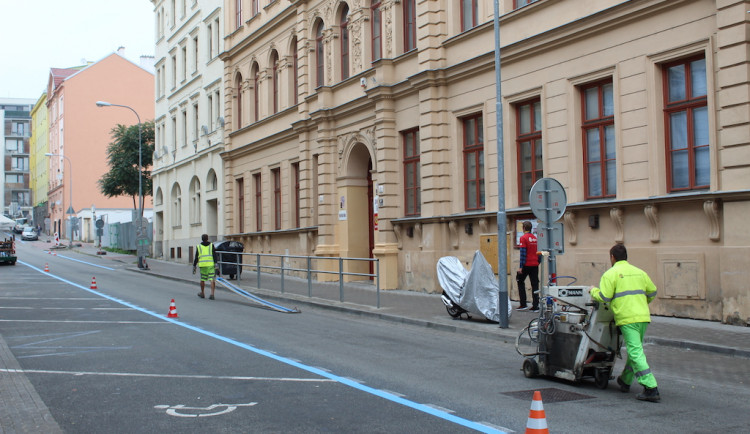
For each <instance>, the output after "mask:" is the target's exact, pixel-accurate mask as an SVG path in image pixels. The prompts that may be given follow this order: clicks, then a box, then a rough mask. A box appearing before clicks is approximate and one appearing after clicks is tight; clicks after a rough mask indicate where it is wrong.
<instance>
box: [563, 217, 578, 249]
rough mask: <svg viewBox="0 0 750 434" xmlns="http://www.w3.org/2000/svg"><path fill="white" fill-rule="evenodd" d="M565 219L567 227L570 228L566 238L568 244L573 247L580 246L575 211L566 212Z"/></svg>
mask: <svg viewBox="0 0 750 434" xmlns="http://www.w3.org/2000/svg"><path fill="white" fill-rule="evenodd" d="M563 219H565V227H566V228H568V236H567V237H566V239H567V240H568V244H570V245H571V246H575V245H576V244H578V232H577V231H576V213H575V211H568V212H566V213H565V214H563Z"/></svg>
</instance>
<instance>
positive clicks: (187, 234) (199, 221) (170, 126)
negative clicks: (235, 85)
mask: <svg viewBox="0 0 750 434" xmlns="http://www.w3.org/2000/svg"><path fill="white" fill-rule="evenodd" d="M152 3H153V4H154V12H155V17H156V29H157V31H156V38H157V41H156V83H155V85H156V86H155V100H156V103H155V107H156V108H155V110H156V118H155V136H156V148H155V149H156V152H155V153H154V166H153V171H152V179H153V186H154V187H153V188H154V198H153V199H154V255H155V256H156V257H158V258H164V259H168V260H174V261H177V262H188V261H189V262H192V259H193V250H194V248H195V245H196V244H198V243H199V242H200V238H201V235H202V234H208V235H209V237H210V239H212V240H216V239H219V238H221V237H222V236H223V234H224V216H223V215H224V204H223V203H222V202H223V197H222V188H221V185H222V184H221V182H222V180H223V179H224V170H223V162H222V159H221V152H223V151H224V87H223V80H222V78H223V74H224V66H223V63H222V61H221V59H220V58H219V54H220V53H221V52H222V51H223V49H224V44H223V38H224V15H223V12H222V6H223V4H222V3H223V2H222V0H171V1H167V0H152Z"/></svg>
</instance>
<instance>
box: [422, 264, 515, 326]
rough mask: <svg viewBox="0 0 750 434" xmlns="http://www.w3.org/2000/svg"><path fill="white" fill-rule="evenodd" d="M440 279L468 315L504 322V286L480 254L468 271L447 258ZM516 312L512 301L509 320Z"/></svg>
mask: <svg viewBox="0 0 750 434" xmlns="http://www.w3.org/2000/svg"><path fill="white" fill-rule="evenodd" d="M437 275H438V281H439V282H440V286H441V287H442V288H443V290H444V291H445V292H446V293H448V296H450V298H451V300H453V302H454V303H456V304H457V305H459V306H461V307H462V308H464V310H466V311H468V312H471V313H475V314H482V315H484V316H485V317H486V318H487V319H488V320H490V321H496V322H500V307H499V294H500V286H499V285H498V283H497V279H496V278H495V273H493V272H492V267H491V266H490V264H489V262H487V260H486V259H484V256H483V255H482V253H481V252H480V251H479V250H477V251H476V252H475V253H474V259H473V260H472V264H471V270H469V271H466V268H464V266H463V264H462V263H461V261H460V260H459V259H458V258H456V257H455V256H444V257H442V258H440V259H439V260H438V263H437ZM512 311H513V309H512V308H511V305H510V298H508V317H509V318H510V315H511V313H512Z"/></svg>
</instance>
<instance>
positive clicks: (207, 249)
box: [197, 244, 214, 268]
mask: <svg viewBox="0 0 750 434" xmlns="http://www.w3.org/2000/svg"><path fill="white" fill-rule="evenodd" d="M197 250H198V267H200V268H203V267H213V266H214V245H213V244H209V245H207V246H204V245H203V244H198V247H197Z"/></svg>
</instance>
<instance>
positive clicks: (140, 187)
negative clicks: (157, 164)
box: [96, 101, 148, 269]
mask: <svg viewBox="0 0 750 434" xmlns="http://www.w3.org/2000/svg"><path fill="white" fill-rule="evenodd" d="M96 106H97V107H122V108H126V109H128V110H130V111H132V112H133V114H135V117H136V119H138V211H137V212H138V220H137V224H136V234H141V232H142V230H143V181H142V178H143V160H142V154H143V152H142V150H141V128H142V127H141V117H140V116H138V112H137V111H135V109H133V107H130V106H127V105H122V104H112V103H109V102H106V101H97V102H96ZM137 238H140V237H137ZM137 253H138V268H141V269H148V267H147V266H146V265H145V261H144V260H143V255H142V254H141V249H140V246H138V248H137Z"/></svg>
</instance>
